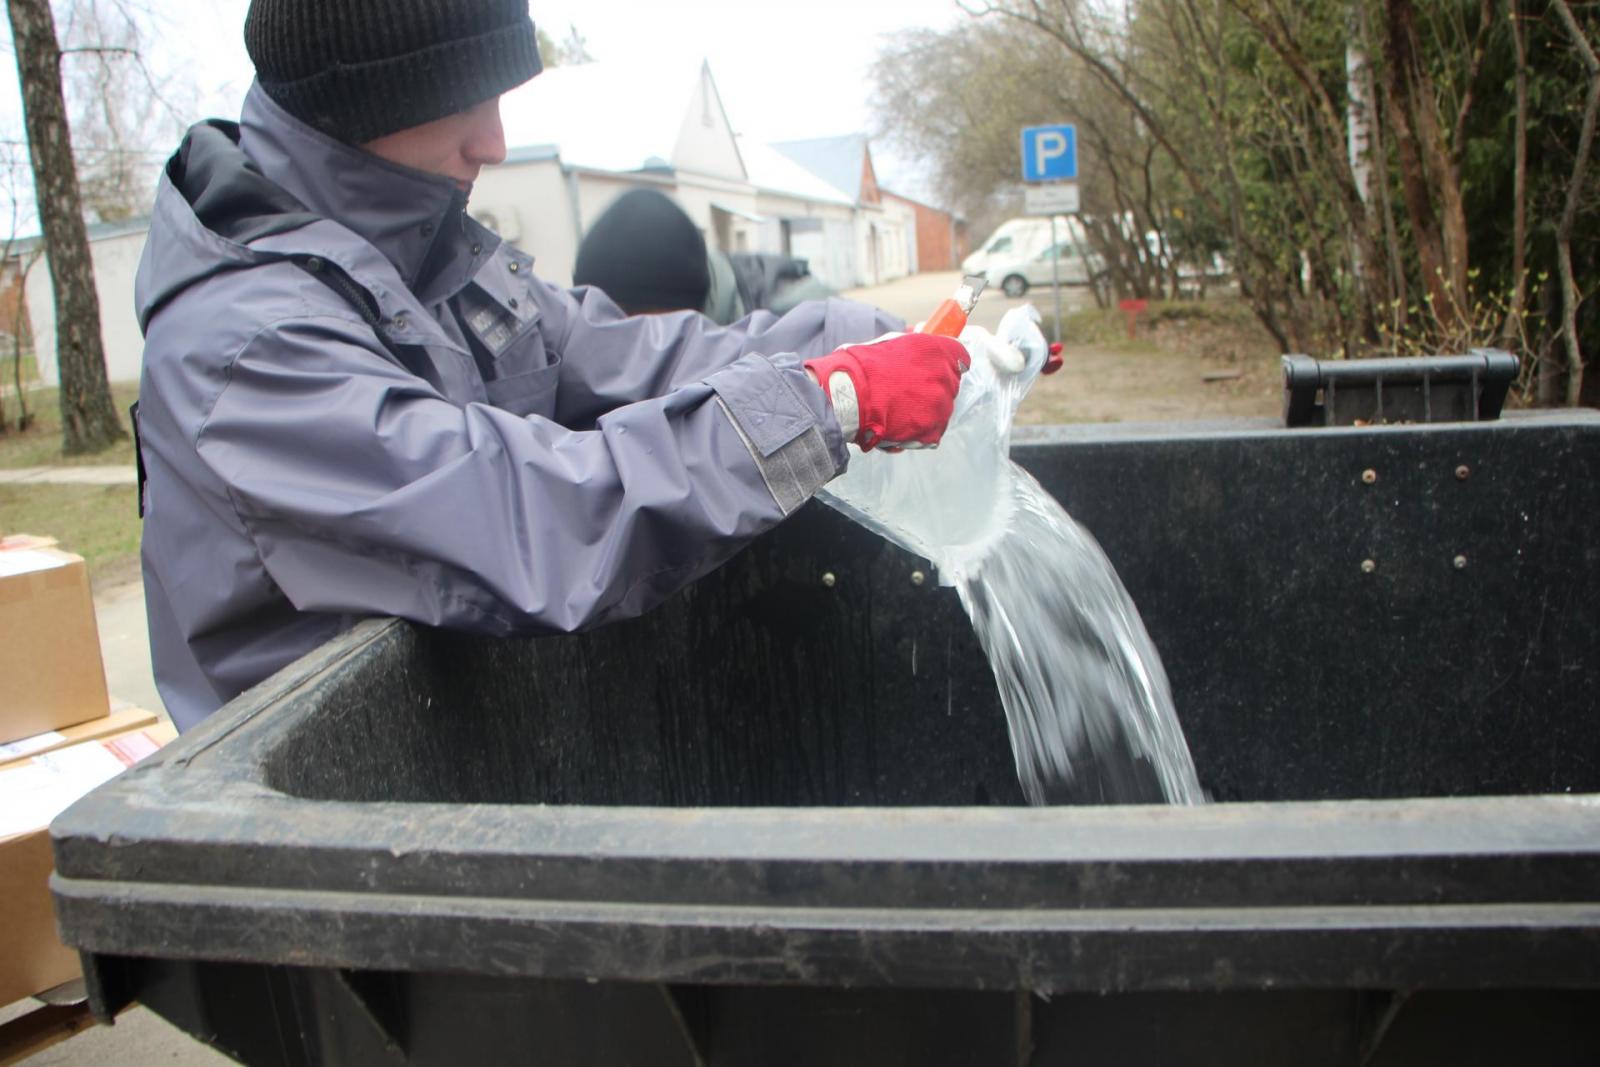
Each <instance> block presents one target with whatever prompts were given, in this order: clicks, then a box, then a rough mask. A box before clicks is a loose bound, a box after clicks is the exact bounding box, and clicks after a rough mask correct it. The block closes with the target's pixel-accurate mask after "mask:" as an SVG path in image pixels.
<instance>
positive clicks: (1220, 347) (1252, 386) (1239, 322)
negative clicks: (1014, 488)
mask: <svg viewBox="0 0 1600 1067" xmlns="http://www.w3.org/2000/svg"><path fill="white" fill-rule="evenodd" d="M960 280H961V276H960V274H959V273H958V272H954V271H950V272H941V273H937V274H919V275H914V276H913V277H910V278H903V279H901V280H899V281H895V282H891V283H889V284H888V285H883V286H878V287H876V288H872V289H855V290H851V291H850V292H848V293H846V294H844V295H846V296H847V297H849V298H851V299H854V300H860V301H863V302H865V303H870V304H873V305H875V306H877V307H881V308H883V309H884V310H885V311H888V312H890V313H892V314H895V315H898V316H900V317H901V318H903V319H905V320H906V321H908V322H915V321H918V320H919V319H921V318H923V317H924V316H926V315H927V314H928V312H930V311H931V310H932V309H933V308H934V307H936V306H937V305H938V303H939V301H940V300H943V299H944V298H945V297H947V296H949V295H950V294H951V293H952V292H954V291H955V288H956V286H957V285H958V284H959V282H960ZM1024 303H1032V304H1033V305H1034V306H1035V307H1037V308H1038V309H1039V310H1040V312H1041V314H1042V315H1043V316H1044V318H1045V325H1046V328H1047V330H1048V329H1049V328H1050V327H1051V326H1053V319H1054V301H1053V299H1052V294H1051V292H1050V291H1049V290H1047V289H1041V290H1036V291H1034V292H1031V293H1029V294H1027V296H1026V297H1024V298H1023V299H1022V300H1008V299H1006V298H1005V297H1004V296H1002V295H1001V294H1000V293H998V292H993V291H991V292H988V293H985V294H984V296H983V298H982V299H981V300H980V301H979V303H978V309H977V311H976V312H975V313H974V315H973V320H972V321H973V323H974V324H975V325H978V326H983V327H985V328H986V329H994V328H995V326H996V325H997V324H998V323H999V321H1000V317H1001V316H1002V315H1003V314H1004V313H1005V312H1006V311H1008V310H1010V309H1011V308H1013V307H1017V306H1019V305H1021V304H1024ZM1062 304H1063V321H1062V331H1061V332H1062V335H1063V337H1065V339H1066V348H1065V350H1064V351H1063V353H1062V355H1063V356H1064V358H1065V361H1066V362H1065V365H1064V367H1063V368H1062V370H1061V372H1060V373H1058V374H1056V375H1053V376H1051V377H1047V378H1041V379H1040V380H1039V382H1038V384H1037V385H1035V386H1034V389H1033V392H1032V393H1030V394H1029V396H1028V399H1027V400H1026V401H1025V402H1024V403H1023V405H1022V408H1021V409H1020V410H1019V411H1018V413H1017V421H1018V422H1019V423H1022V424H1048V423H1061V422H1151V421H1165V420H1188V419H1209V418H1221V417H1226V416H1276V415H1277V414H1278V413H1279V409H1280V406H1281V404H1282V388H1283V380H1282V371H1281V370H1280V367H1279V353H1278V351H1277V348H1276V346H1275V345H1274V343H1273V341H1272V338H1271V337H1270V336H1269V335H1268V334H1267V333H1266V331H1264V330H1263V329H1262V328H1261V327H1260V325H1259V324H1258V323H1257V322H1256V321H1255V320H1254V318H1253V317H1252V316H1251V315H1250V313H1249V310H1248V309H1247V308H1245V307H1244V305H1243V304H1242V303H1241V302H1240V301H1239V299H1238V298H1237V297H1235V296H1229V295H1226V294H1224V295H1221V296H1217V297H1214V298H1212V299H1208V300H1204V301H1183V302H1169V303H1152V304H1151V306H1150V307H1149V309H1148V310H1147V311H1145V312H1144V313H1143V314H1142V315H1141V316H1140V317H1139V320H1138V321H1137V322H1136V324H1135V327H1134V335H1133V336H1132V337H1129V336H1128V329H1127V324H1126V320H1125V318H1124V316H1123V314H1122V313H1121V312H1120V311H1117V310H1114V309H1113V310H1106V311H1102V310H1100V309H1097V308H1096V307H1095V306H1094V301H1093V299H1092V298H1091V296H1090V295H1089V293H1088V292H1087V291H1086V290H1084V289H1070V288H1069V289H1064V290H1063V292H1062Z"/></svg>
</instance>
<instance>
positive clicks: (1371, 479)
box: [1361, 467, 1378, 485]
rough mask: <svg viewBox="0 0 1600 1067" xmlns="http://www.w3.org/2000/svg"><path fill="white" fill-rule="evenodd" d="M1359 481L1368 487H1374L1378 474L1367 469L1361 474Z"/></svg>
mask: <svg viewBox="0 0 1600 1067" xmlns="http://www.w3.org/2000/svg"><path fill="white" fill-rule="evenodd" d="M1361 480H1362V481H1363V482H1366V483H1367V484H1368V485H1376V484H1377V482H1378V472H1377V471H1375V470H1372V469H1371V468H1370V467H1369V468H1368V469H1366V470H1364V471H1362V472H1361Z"/></svg>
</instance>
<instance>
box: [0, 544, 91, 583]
mask: <svg viewBox="0 0 1600 1067" xmlns="http://www.w3.org/2000/svg"><path fill="white" fill-rule="evenodd" d="M76 562H77V560H75V559H72V558H70V557H69V558H67V559H61V558H60V557H58V556H52V555H51V554H50V553H48V552H38V551H35V550H33V549H20V550H18V551H14V552H0V578H13V577H15V576H16V575H19V574H32V573H33V572H34V571H47V570H51V569H53V568H55V567H65V566H66V565H67V564H69V563H76Z"/></svg>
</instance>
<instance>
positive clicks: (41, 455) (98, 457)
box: [0, 382, 139, 468]
mask: <svg viewBox="0 0 1600 1067" xmlns="http://www.w3.org/2000/svg"><path fill="white" fill-rule="evenodd" d="M138 396H139V387H138V386H137V385H135V384H134V383H132V382H128V383H125V384H116V385H113V386H112V387H111V402H112V405H113V406H114V407H115V408H116V409H117V418H118V419H119V420H120V421H121V423H122V428H123V429H124V430H126V429H127V428H128V406H129V405H130V404H132V403H133V402H134V400H136V399H138ZM0 403H4V404H5V416H6V426H7V429H6V430H5V431H4V432H0V468H13V467H84V466H95V467H101V466H104V467H131V466H132V465H133V439H132V435H131V434H130V435H129V437H127V438H125V439H124V440H122V441H121V442H119V443H117V444H115V445H112V446H111V447H110V448H108V449H106V450H105V451H103V452H94V453H90V454H88V455H84V456H72V457H70V458H69V457H67V456H64V455H62V454H61V407H60V399H59V391H58V390H55V389H40V390H37V391H36V392H30V393H29V394H28V413H29V414H30V415H32V416H33V417H34V419H33V425H32V426H30V427H28V429H27V431H26V432H25V433H19V432H18V431H17V429H16V421H17V415H18V410H17V398H16V397H15V396H14V395H11V394H7V395H6V396H5V397H4V398H0Z"/></svg>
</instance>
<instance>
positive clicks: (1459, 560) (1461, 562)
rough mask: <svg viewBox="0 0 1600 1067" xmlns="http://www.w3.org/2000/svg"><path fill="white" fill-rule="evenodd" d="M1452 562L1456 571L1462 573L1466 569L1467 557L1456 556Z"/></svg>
mask: <svg viewBox="0 0 1600 1067" xmlns="http://www.w3.org/2000/svg"><path fill="white" fill-rule="evenodd" d="M1454 562H1455V565H1456V570H1458V571H1464V570H1466V569H1467V557H1466V556H1457V557H1456V558H1455V560H1454Z"/></svg>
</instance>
